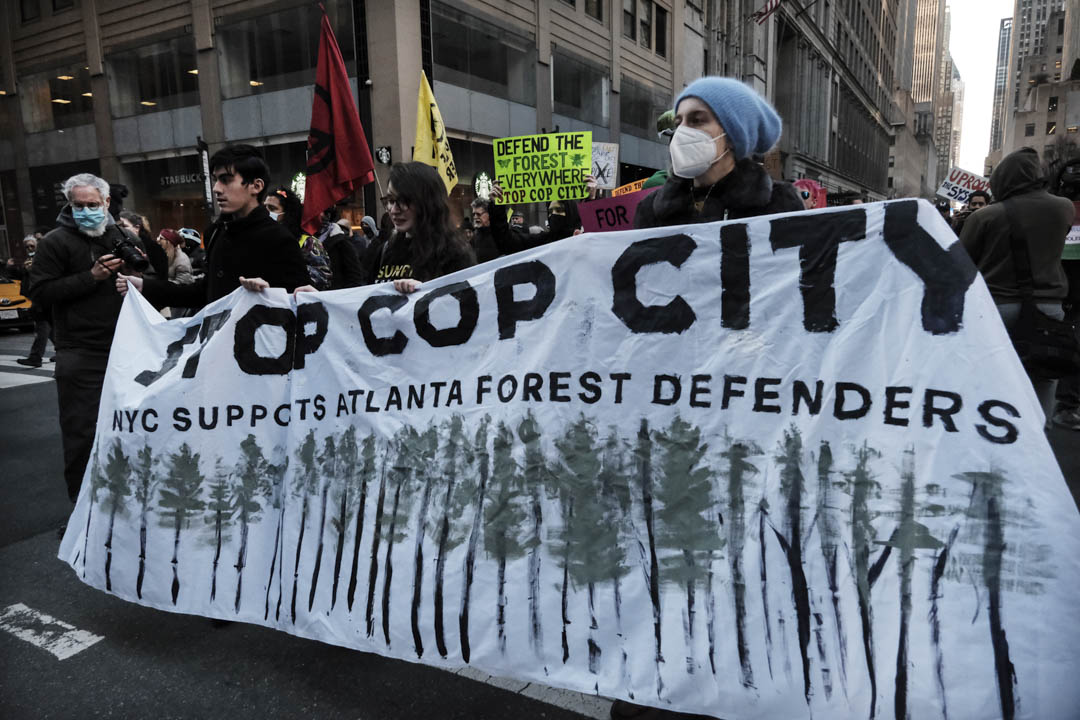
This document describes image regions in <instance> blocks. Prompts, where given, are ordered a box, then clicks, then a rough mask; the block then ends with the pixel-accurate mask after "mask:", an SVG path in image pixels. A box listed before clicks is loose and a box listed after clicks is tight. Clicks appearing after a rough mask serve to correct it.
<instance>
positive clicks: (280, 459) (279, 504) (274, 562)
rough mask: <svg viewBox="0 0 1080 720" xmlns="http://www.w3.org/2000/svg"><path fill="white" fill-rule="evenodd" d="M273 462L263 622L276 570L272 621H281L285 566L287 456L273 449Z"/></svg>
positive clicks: (269, 474) (268, 470)
mask: <svg viewBox="0 0 1080 720" xmlns="http://www.w3.org/2000/svg"><path fill="white" fill-rule="evenodd" d="M274 457H275V462H274V463H273V464H269V465H267V467H266V478H267V484H266V487H265V491H266V496H265V500H266V505H267V506H268V507H271V508H273V510H274V515H275V516H276V517H277V528H276V529H275V530H274V551H273V554H272V555H271V556H270V574H269V575H268V576H267V579H266V604H265V609H264V610H263V620H266V619H268V618H269V617H270V589H271V588H272V587H274V585H275V583H274V571H275V569H276V570H277V583H276V584H277V589H278V597H277V607H276V610H275V611H274V619H275V620H280V619H281V594H282V592H283V588H282V582H281V575H282V566H283V565H284V564H285V558H284V552H285V550H284V548H282V537H281V533H282V523H283V521H284V519H285V503H284V502H283V500H284V495H285V476H286V475H287V474H288V472H289V455H288V453H286V452H285V450H284V449H283V448H280V447H278V448H275V449H274ZM279 553H281V554H282V558H281V561H280V562H279V561H278V554H279Z"/></svg>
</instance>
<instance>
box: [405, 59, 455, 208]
mask: <svg viewBox="0 0 1080 720" xmlns="http://www.w3.org/2000/svg"><path fill="white" fill-rule="evenodd" d="M412 157H413V160H416V161H417V162H422V163H424V164H426V165H431V166H432V167H433V168H435V169H436V170H438V171H439V176H440V177H441V178H442V179H443V182H444V183H446V193H447V195H449V194H450V193H451V192H452V191H453V189H454V187H455V186H456V185H457V183H458V176H457V167H456V166H455V165H454V154H453V153H452V152H450V139H449V138H447V137H446V125H444V124H443V119H442V113H441V112H439V106H438V105H436V104H435V94H434V93H432V92H431V86H430V85H428V80H427V75H425V74H424V72H423V71H421V72H420V96H419V97H418V98H417V100H416V141H415V142H414V143H413V156H412Z"/></svg>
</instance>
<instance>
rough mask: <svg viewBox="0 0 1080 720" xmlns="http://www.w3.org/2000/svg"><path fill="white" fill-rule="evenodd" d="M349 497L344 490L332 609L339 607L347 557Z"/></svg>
mask: <svg viewBox="0 0 1080 720" xmlns="http://www.w3.org/2000/svg"><path fill="white" fill-rule="evenodd" d="M348 501H349V495H348V493H347V492H345V491H344V490H343V491H342V493H341V507H340V508H339V509H338V523H337V527H338V537H337V549H336V550H335V551H334V586H333V587H332V588H331V590H330V609H331V610H333V609H334V606H335V605H337V591H338V581H339V580H340V579H341V560H342V558H343V557H344V555H345V523H346V521H347V520H348V514H349V502H348Z"/></svg>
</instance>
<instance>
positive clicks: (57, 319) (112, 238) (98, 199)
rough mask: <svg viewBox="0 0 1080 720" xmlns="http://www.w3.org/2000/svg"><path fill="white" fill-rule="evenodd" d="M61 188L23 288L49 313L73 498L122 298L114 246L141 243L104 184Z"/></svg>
mask: <svg viewBox="0 0 1080 720" xmlns="http://www.w3.org/2000/svg"><path fill="white" fill-rule="evenodd" d="M63 190H64V197H66V198H67V201H68V202H67V205H65V206H64V208H63V210H61V211H60V215H59V217H57V219H56V222H57V227H56V229H55V230H52V231H51V232H49V233H48V234H47V235H46V236H45V237H44V238H42V239H41V242H40V243H39V244H38V248H37V254H36V255H35V256H34V265H33V267H32V268H31V270H30V281H29V285H30V287H29V290H28V291H27V292H28V294H29V296H30V299H31V300H33V301H34V304H35V305H38V304H40V305H43V306H47V307H49V308H50V309H51V313H52V323H53V344H54V345H55V346H56V394H57V400H58V405H59V410H60V433H61V439H62V442H63V447H64V480H65V481H66V482H67V489H68V497H70V498H71V501H72V502H74V501H75V500H76V498H78V496H79V487H80V486H81V484H82V477H83V473H84V472H85V470H86V464H87V462H88V461H89V459H90V451H91V449H92V447H93V444H94V430H95V427H96V424H97V414H98V404H99V403H100V401H101V386H102V384H103V383H104V381H105V367H106V365H107V363H108V360H109V348H110V346H111V345H112V339H113V333H114V332H115V330H116V320H117V318H118V317H119V315H120V306H121V305H122V304H123V301H124V299H123V297H121V295H120V293H118V292H117V291H116V286H115V284H114V282H113V276H114V274H115V273H116V272H117V271H119V270H121V269H124V268H125V264H124V262H123V260H121V259H120V258H119V257H117V256H115V255H114V248H115V246H116V243H117V241H123V242H128V243H131V244H132V245H135V246H136V247H137V248H140V249H141V243H140V242H139V240H138V238H136V237H134V236H133V235H131V234H130V233H127V232H125V231H124V230H122V229H121V228H120V227H119V226H118V225H117V224H116V223H115V222H114V221H113V218H112V216H111V215H110V214H109V212H108V209H109V184H108V183H107V182H105V181H104V180H102V179H101V178H99V177H97V176H95V175H90V174H88V173H83V174H79V175H75V176H73V177H70V178H68V179H67V180H66V181H65V182H64V185H63ZM129 251H130V248H129ZM132 271H133V269H132V268H126V269H124V272H126V273H130V272H132Z"/></svg>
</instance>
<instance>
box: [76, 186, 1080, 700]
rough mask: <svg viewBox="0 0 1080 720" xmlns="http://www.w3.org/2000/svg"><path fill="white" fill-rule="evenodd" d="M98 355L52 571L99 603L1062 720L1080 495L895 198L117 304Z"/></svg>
mask: <svg viewBox="0 0 1080 720" xmlns="http://www.w3.org/2000/svg"><path fill="white" fill-rule="evenodd" d="M114 347H115V352H113V353H112V354H111V357H110V359H109V370H108V375H107V378H106V381H105V388H104V392H103V396H102V401H101V411H100V415H99V419H98V434H97V437H96V440H95V449H94V452H93V457H92V459H91V464H90V467H89V469H88V472H87V475H86V478H85V479H84V482H83V487H82V491H81V493H80V495H79V498H78V502H77V505H76V507H75V509H74V511H73V514H72V516H71V519H70V521H69V523H68V527H67V532H66V534H65V536H64V539H63V541H62V543H61V547H60V553H59V554H60V557H61V558H62V559H63V560H65V561H66V562H68V563H69V564H70V565H71V566H72V568H73V569H74V570H75V571H76V572H77V573H78V575H79V577H80V578H82V579H83V580H84V581H85V582H86V583H88V584H90V585H92V586H94V587H97V588H102V589H105V590H107V591H109V592H111V593H113V594H115V595H117V596H118V597H121V598H124V599H126V600H129V601H132V602H137V603H141V604H143V605H148V606H151V607H155V608H160V609H163V610H169V611H174V612H184V613H194V614H199V615H205V616H208V617H215V618H225V619H229V620H238V621H242V622H250V623H255V624H259V625H265V626H268V627H272V628H276V629H280V630H284V631H286V632H289V633H293V634H296V635H299V636H303V637H308V638H314V639H317V640H321V641H324V642H328V643H333V644H337V645H342V646H345V647H351V648H356V649H360V650H364V651H367V652H376V653H381V654H384V655H387V656H392V657H396V658H402V659H406V660H410V661H414V662H423V663H426V664H431V665H435V666H439V667H447V668H452V667H460V666H463V665H469V666H472V667H475V668H477V669H479V670H481V671H484V672H489V673H492V674H498V675H500V676H503V677H513V678H518V679H521V680H522V681H525V682H539V683H544V684H548V685H554V686H558V687H564V688H570V689H574V690H578V691H581V692H587V693H598V694H600V695H603V696H607V697H616V698H624V699H632V700H633V701H634V702H637V703H644V704H646V705H655V706H658V707H663V708H668V709H672V710H678V711H685V712H693V713H706V714H708V715H711V716H716V717H738V718H760V719H765V718H796V717H811V716H813V717H820V718H859V719H860V720H861V719H863V718H867V717H877V718H890V719H891V718H907V717H918V718H926V717H945V716H947V717H950V718H955V719H961V718H978V719H984V718H994V717H1016V718H1065V717H1070V716H1072V715H1074V714H1075V710H1076V708H1077V707H1080V683H1077V682H1076V677H1077V676H1078V673H1080V654H1078V653H1077V652H1076V648H1077V647H1080V603H1078V602H1077V601H1076V593H1077V588H1080V513H1078V512H1077V509H1076V506H1075V504H1074V503H1073V500H1072V498H1071V497H1070V494H1069V491H1068V489H1067V487H1066V485H1065V482H1064V479H1063V478H1062V476H1061V472H1060V470H1059V469H1058V466H1057V463H1056V462H1055V461H1054V457H1053V455H1052V453H1051V450H1050V447H1049V445H1048V444H1047V441H1046V436H1045V435H1044V433H1043V427H1042V426H1043V420H1044V418H1043V416H1042V414H1041V412H1040V409H1039V405H1038V402H1037V400H1036V398H1035V395H1034V392H1033V391H1032V389H1031V385H1030V383H1029V382H1028V381H1027V378H1026V376H1025V375H1024V372H1023V369H1022V368H1021V366H1020V363H1019V361H1018V359H1017V358H1016V355H1015V353H1014V352H1013V350H1012V347H1011V345H1010V343H1009V339H1008V337H1007V335H1006V333H1005V330H1004V328H1003V326H1002V324H1001V321H1000V318H999V315H998V312H997V310H996V309H995V307H994V303H993V301H992V300H991V298H990V295H989V293H988V291H987V289H986V286H985V284H984V283H983V281H982V279H981V277H980V276H979V275H978V273H977V272H976V270H975V268H974V266H973V265H972V264H971V262H970V260H969V259H968V257H967V254H966V253H965V252H963V250H962V249H961V248H960V247H959V245H958V244H957V241H956V239H955V237H954V236H953V235H952V234H951V231H950V230H949V228H948V226H947V225H946V224H945V222H944V221H943V220H942V219H941V218H940V216H939V215H938V213H937V212H936V211H935V210H934V209H933V207H932V206H931V205H929V204H928V203H926V202H925V201H914V200H903V201H895V202H890V203H877V204H869V205H860V206H856V207H848V208H838V209H835V210H824V211H822V210H818V211H814V212H812V213H790V214H785V215H775V216H769V217H762V218H754V219H749V220H743V221H734V222H726V223H714V224H706V225H689V226H682V227H669V228H658V229H654V230H636V231H621V232H611V233H597V234H589V235H585V236H582V237H576V238H569V239H567V240H565V241H562V242H559V243H555V244H551V245H546V246H543V247H541V248H537V249H534V250H530V251H527V252H525V253H520V254H517V255H512V256H508V257H504V258H501V259H499V260H498V261H495V262H491V263H486V264H485V265H483V266H480V267H477V268H472V269H469V270H465V271H462V272H458V273H455V274H453V275H450V276H447V277H444V278H440V279H438V280H435V281H432V282H428V283H425V284H424V287H423V288H422V289H421V290H420V291H419V292H416V293H414V294H412V295H403V294H401V293H398V292H396V291H394V290H393V289H392V287H391V286H389V285H388V284H383V285H377V286H369V287H364V288H355V289H350V290H342V291H338V292H328V293H308V294H302V295H300V296H299V299H298V300H294V299H292V298H290V297H289V296H287V295H285V293H284V292H281V291H277V292H271V293H266V294H255V293H249V292H246V291H242V290H238V291H237V292H235V293H233V294H232V295H230V296H228V297H226V298H223V299H222V300H220V301H218V302H216V303H214V304H212V305H210V306H209V307H207V308H206V309H205V310H204V311H203V312H201V313H200V314H199V315H197V316H195V317H193V318H182V319H177V320H173V321H169V322H165V321H163V320H162V319H161V317H160V316H159V315H158V314H157V313H156V312H155V311H154V310H153V308H151V307H150V306H149V304H147V303H146V302H145V301H144V300H143V299H142V298H141V297H139V296H138V295H137V294H136V293H132V294H130V295H129V296H128V299H127V300H126V302H125V304H124V307H123V310H122V312H121V316H120V319H119V323H118V326H117V330H116V340H115V346H114ZM974 358H977V359H978V364H977V365H975V366H973V365H972V364H971V362H969V360H970V359H974ZM449 701H450V702H452V701H453V700H452V699H450V700H449Z"/></svg>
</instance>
